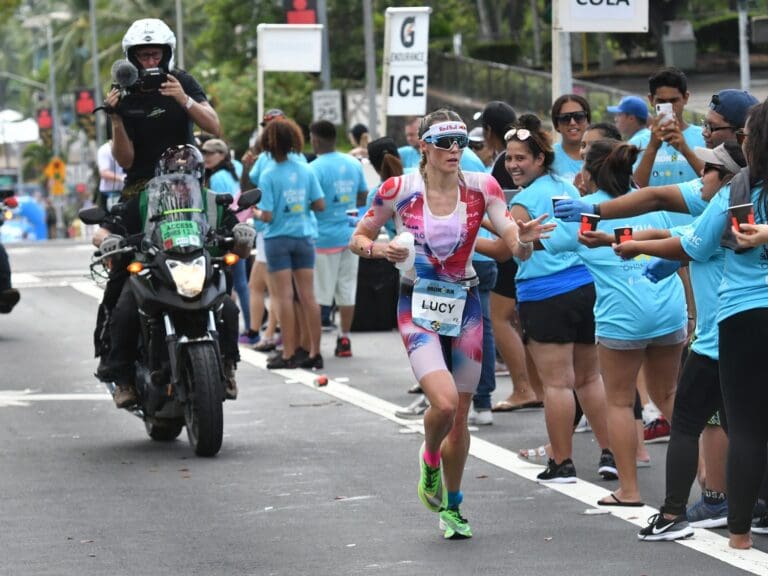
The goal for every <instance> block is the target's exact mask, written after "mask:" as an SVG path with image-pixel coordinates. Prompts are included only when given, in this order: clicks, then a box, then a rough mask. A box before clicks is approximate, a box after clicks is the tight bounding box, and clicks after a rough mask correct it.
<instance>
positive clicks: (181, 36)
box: [176, 0, 184, 69]
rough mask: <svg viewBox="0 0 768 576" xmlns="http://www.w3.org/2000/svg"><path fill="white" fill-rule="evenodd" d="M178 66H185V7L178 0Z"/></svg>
mask: <svg viewBox="0 0 768 576" xmlns="http://www.w3.org/2000/svg"><path fill="white" fill-rule="evenodd" d="M176 66H178V67H179V68H182V69H183V68H184V7H183V6H182V5H181V0H176Z"/></svg>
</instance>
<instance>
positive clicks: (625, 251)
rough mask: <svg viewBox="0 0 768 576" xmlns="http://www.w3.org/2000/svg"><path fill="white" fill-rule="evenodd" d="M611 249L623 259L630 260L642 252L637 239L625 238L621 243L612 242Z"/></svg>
mask: <svg viewBox="0 0 768 576" xmlns="http://www.w3.org/2000/svg"><path fill="white" fill-rule="evenodd" d="M612 246H613V251H614V252H615V253H616V255H617V256H621V258H622V259H624V260H631V259H632V258H634V257H635V256H639V255H640V254H642V253H643V251H642V250H641V249H640V244H639V243H638V242H637V240H627V241H626V242H622V243H621V244H616V243H613V244H612Z"/></svg>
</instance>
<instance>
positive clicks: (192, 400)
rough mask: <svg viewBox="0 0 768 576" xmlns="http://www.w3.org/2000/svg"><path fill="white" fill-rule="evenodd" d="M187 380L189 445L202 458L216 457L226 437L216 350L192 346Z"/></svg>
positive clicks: (186, 362) (185, 372) (188, 351)
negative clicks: (223, 438) (224, 436)
mask: <svg viewBox="0 0 768 576" xmlns="http://www.w3.org/2000/svg"><path fill="white" fill-rule="evenodd" d="M183 378H184V380H185V382H186V385H187V386H188V398H187V402H186V404H185V406H184V420H185V421H186V424H187V437H188V438H189V444H190V445H191V446H192V449H193V450H194V451H195V454H197V455H198V456H215V455H216V454H217V453H218V451H219V449H220V448H221V440H222V436H223V434H224V411H223V408H222V398H220V397H219V393H218V392H217V391H218V390H219V388H220V382H219V379H220V376H219V364H218V360H217V358H216V350H215V349H214V347H213V346H212V345H211V346H206V345H196V346H189V347H188V348H187V349H186V351H185V358H184V362H183Z"/></svg>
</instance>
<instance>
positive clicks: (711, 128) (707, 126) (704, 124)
mask: <svg viewBox="0 0 768 576" xmlns="http://www.w3.org/2000/svg"><path fill="white" fill-rule="evenodd" d="M701 129H702V130H706V131H707V132H709V133H710V134H714V133H715V132H717V131H718V130H736V127H735V126H712V124H710V123H709V122H702V124H701Z"/></svg>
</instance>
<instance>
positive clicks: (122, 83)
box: [112, 60, 168, 97]
mask: <svg viewBox="0 0 768 576" xmlns="http://www.w3.org/2000/svg"><path fill="white" fill-rule="evenodd" d="M167 79H168V75H167V74H166V73H165V71H164V70H163V69H162V68H145V69H142V70H139V69H137V68H136V66H134V65H133V64H132V63H131V62H130V61H128V60H118V61H117V62H115V63H114V64H113V65H112V87H113V88H117V89H118V90H120V96H121V97H124V96H127V95H129V94H138V95H142V94H157V92H158V91H159V90H160V86H162V84H163V83H164V82H165V81H166V80H167Z"/></svg>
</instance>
